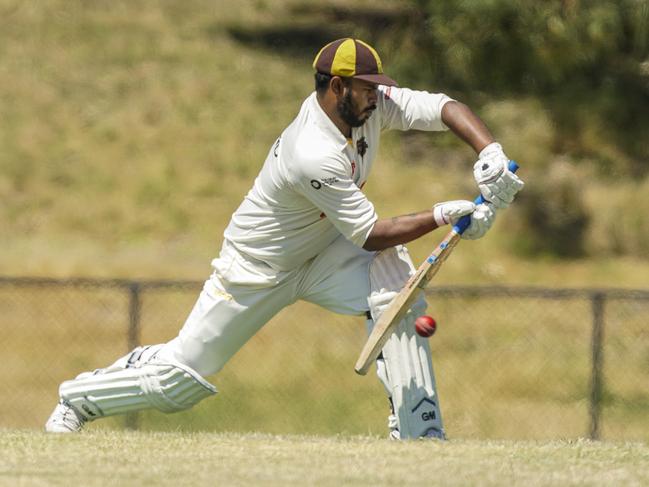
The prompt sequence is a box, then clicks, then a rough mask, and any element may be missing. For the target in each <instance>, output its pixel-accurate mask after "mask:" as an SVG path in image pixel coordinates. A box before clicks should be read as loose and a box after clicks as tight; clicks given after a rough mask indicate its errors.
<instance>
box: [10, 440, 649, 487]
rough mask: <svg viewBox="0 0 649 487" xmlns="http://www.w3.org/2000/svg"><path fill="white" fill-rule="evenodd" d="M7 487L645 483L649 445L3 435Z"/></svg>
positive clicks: (648, 477) (648, 479)
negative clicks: (34, 486) (32, 486)
mask: <svg viewBox="0 0 649 487" xmlns="http://www.w3.org/2000/svg"><path fill="white" fill-rule="evenodd" d="M0 448H1V449H2V451H3V455H2V458H1V459H0V471H1V472H2V475H1V476H0V484H1V485H12V486H20V485H43V486H45V485H47V486H49V485H52V486H56V485H62V486H63V485H66V486H67V485H71V484H72V485H88V486H95V485H97V486H98V485H120V486H139V485H158V486H167V485H169V486H171V485H174V486H175V485H197V486H198V485H215V484H216V485H229V486H237V485H278V486H279V485H322V486H325V485H331V486H334V485H336V486H338V485H448V486H464V485H474V486H478V485H479V486H502V485H512V486H526V487H539V486H547V485H561V486H571V485H575V486H576V485H580V486H583V485H588V486H600V485H601V486H610V485H625V486H629V487H631V486H640V485H646V484H647V482H649V448H648V447H647V445H645V444H639V443H592V442H588V441H574V442H564V441H552V442H504V441H500V442H496V441H489V442H480V441H450V442H443V443H440V442H437V441H418V442H409V443H397V442H390V441H388V440H382V439H377V438H374V437H329V438H326V437H315V436H286V435H284V436H270V435H259V434H247V435H233V434H207V433H205V434H183V433H165V434H162V433H157V434H134V433H93V434H82V435H76V436H65V437H63V436H52V435H49V436H48V435H45V434H42V433H31V432H22V431H11V430H9V431H2V432H0Z"/></svg>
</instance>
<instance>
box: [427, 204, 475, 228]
mask: <svg viewBox="0 0 649 487" xmlns="http://www.w3.org/2000/svg"><path fill="white" fill-rule="evenodd" d="M474 210H475V204H473V202H471V201H466V200H455V201H444V202H443V203H437V204H436V205H435V206H433V217H434V218H435V223H437V226H438V227H441V226H444V225H448V224H449V223H450V224H452V225H455V223H456V222H457V221H458V220H459V219H460V218H462V217H463V216H464V215H468V214H469V213H471V212H473V211H474Z"/></svg>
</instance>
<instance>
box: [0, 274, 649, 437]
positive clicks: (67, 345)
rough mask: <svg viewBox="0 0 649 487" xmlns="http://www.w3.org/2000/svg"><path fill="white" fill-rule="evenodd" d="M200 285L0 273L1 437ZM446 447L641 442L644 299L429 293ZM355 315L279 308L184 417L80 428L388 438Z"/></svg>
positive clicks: (145, 333) (185, 307) (146, 333)
mask: <svg viewBox="0 0 649 487" xmlns="http://www.w3.org/2000/svg"><path fill="white" fill-rule="evenodd" d="M201 285H202V283H200V282H171V281H167V282H162V281H155V282H153V281H146V282H137V281H126V280H89V279H75V280H53V279H31V278H30V279H26V278H25V279H17V278H0V329H1V330H2V336H1V338H0V354H1V356H2V359H3V367H2V369H3V375H4V383H5V384H4V400H3V401H2V402H0V418H1V420H0V427H5V428H42V426H43V424H44V422H45V420H46V418H47V416H48V415H49V413H50V412H51V409H52V408H53V407H54V405H55V404H56V401H57V388H58V385H59V383H60V382H62V381H63V380H66V379H70V378H72V377H74V376H76V375H77V374H78V373H80V372H83V371H86V370H93V369H95V368H98V367H104V366H106V365H108V364H110V363H112V362H113V361H114V360H115V359H116V358H118V357H119V356H122V355H124V354H125V353H127V352H128V351H129V350H131V349H132V348H133V347H135V346H136V345H137V344H149V343H161V342H165V341H167V340H169V339H171V338H173V337H174V336H176V334H177V332H178V330H179V328H180V327H181V326H182V324H183V322H184V320H185V318H186V316H187V315H188V314H189V311H190V310H191V308H192V306H193V303H194V301H195V299H196V297H197V296H198V293H199V291H200V288H201ZM428 294H429V296H428V301H429V310H428V312H429V314H431V315H433V316H434V317H435V318H436V319H437V321H438V331H437V333H436V334H435V335H434V336H433V337H432V338H431V348H432V353H433V362H434V366H435V373H436V376H437V383H438V390H439V391H438V392H439V395H440V402H441V407H442V415H443V417H444V422H445V426H446V429H447V431H448V433H449V436H450V437H456V438H457V437H465V438H469V437H470V438H511V439H522V438H525V439H551V438H577V437H590V438H593V439H598V438H603V439H624V440H635V439H639V440H647V439H649V414H648V413H649V389H648V388H647V384H649V324H648V323H647V317H648V316H649V291H632V290H613V289H600V290H588V289H542V288H511V287H445V288H432V289H431V290H429V292H428ZM364 341H365V330H364V324H363V319H361V318H358V317H344V316H338V315H333V314H331V313H328V312H326V311H324V310H322V309H320V308H318V307H316V306H314V305H311V304H308V303H298V304H296V305H293V306H291V307H290V308H287V309H286V310H284V311H283V312H282V313H280V314H279V315H278V316H277V317H275V318H274V319H273V320H272V321H271V322H270V323H269V324H267V325H266V326H265V327H264V328H263V329H262V330H261V331H260V332H259V333H258V334H257V335H256V336H255V337H254V338H253V339H252V340H251V341H250V342H249V343H248V344H247V345H246V346H245V347H244V348H243V349H242V350H241V351H240V352H238V353H237V355H235V357H234V358H233V359H232V360H231V361H230V362H229V363H228V364H227V365H226V367H225V368H224V369H223V370H222V371H221V372H220V373H219V374H217V375H216V376H214V377H210V378H209V379H210V380H211V381H212V382H213V383H214V384H216V386H217V388H218V389H219V391H220V392H219V394H218V395H217V396H216V397H214V398H209V399H207V400H205V401H203V402H201V403H200V404H198V405H197V406H196V407H195V408H193V409H192V410H190V411H185V412H181V413H176V414H172V415H165V414H162V413H159V412H157V411H147V412H143V413H139V414H137V415H130V416H127V417H118V418H110V419H107V420H103V421H98V422H95V423H93V424H92V425H90V427H91V428H125V427H126V428H133V429H136V428H137V429H143V430H186V431H198V430H209V431H264V432H269V433H277V434H281V433H313V434H336V433H344V434H378V435H383V434H385V433H386V426H385V423H386V415H387V409H388V406H387V400H386V399H385V395H384V392H383V389H382V386H381V385H380V384H379V382H378V380H376V379H375V378H374V377H372V374H368V376H366V377H361V376H357V375H356V374H355V373H354V371H353V364H354V362H355V360H356V357H357V354H358V352H359V351H360V349H361V347H362V345H363V343H364Z"/></svg>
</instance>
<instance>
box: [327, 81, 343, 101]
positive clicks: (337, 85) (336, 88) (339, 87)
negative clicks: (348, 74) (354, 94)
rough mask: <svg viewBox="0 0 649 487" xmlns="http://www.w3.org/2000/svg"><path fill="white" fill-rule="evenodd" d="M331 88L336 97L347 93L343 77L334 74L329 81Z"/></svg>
mask: <svg viewBox="0 0 649 487" xmlns="http://www.w3.org/2000/svg"><path fill="white" fill-rule="evenodd" d="M329 89H330V90H331V92H332V93H333V94H334V95H336V97H341V96H343V95H344V94H345V83H344V82H343V79H342V78H341V77H340V76H333V77H332V78H331V81H329Z"/></svg>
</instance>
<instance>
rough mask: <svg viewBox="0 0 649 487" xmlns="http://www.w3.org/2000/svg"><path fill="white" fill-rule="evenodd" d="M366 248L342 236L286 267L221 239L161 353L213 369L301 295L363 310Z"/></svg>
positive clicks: (350, 311) (202, 370)
mask: <svg viewBox="0 0 649 487" xmlns="http://www.w3.org/2000/svg"><path fill="white" fill-rule="evenodd" d="M374 255H375V253H374V252H368V251H365V250H363V249H361V248H359V247H357V246H355V245H354V244H353V243H351V242H349V241H348V240H347V239H345V238H344V237H343V236H340V237H339V238H338V239H337V240H335V241H334V242H333V243H332V244H331V245H330V246H329V247H328V248H327V249H326V250H324V251H323V252H322V253H321V254H319V255H318V256H317V257H315V258H313V259H311V260H310V261H308V262H306V263H305V264H303V265H302V266H300V267H298V268H296V269H294V270H291V271H287V272H277V271H274V270H272V269H271V268H270V267H268V266H267V265H266V264H264V263H263V262H260V261H257V260H255V259H251V258H250V257H244V255H242V254H240V253H239V252H237V251H236V250H235V249H234V248H233V247H232V246H231V244H229V243H228V242H227V241H225V242H224V244H223V248H222V250H221V253H220V256H219V258H217V259H214V261H213V262H212V265H213V266H214V268H215V271H214V273H213V274H212V276H211V277H210V278H209V279H208V280H207V281H206V282H205V285H204V287H203V290H202V291H201V294H200V296H199V298H198V300H197V302H196V304H195V305H194V308H193V310H192V311H191V313H190V315H189V317H188V318H187V321H186V322H185V324H184V326H183V327H182V329H181V330H180V333H179V335H178V337H176V338H174V339H173V340H171V341H170V342H168V343H167V344H165V345H164V346H163V348H162V349H161V350H160V352H159V355H162V356H167V357H170V358H173V359H175V360H177V361H179V362H180V363H182V364H185V365H187V366H189V367H191V368H192V369H194V370H195V371H196V372H198V373H199V374H200V375H201V376H203V377H206V376H209V375H212V374H214V373H216V372H218V371H219V370H221V368H222V367H223V366H224V365H225V364H226V362H227V361H228V360H229V359H230V358H231V357H232V356H233V355H234V354H235V353H236V352H237V351H238V350H239V349H240V348H241V347H242V346H243V345H244V344H245V343H246V342H247V341H248V340H249V339H250V338H251V337H252V336H253V335H254V334H255V333H256V332H257V331H259V330H260V329H261V327H262V326H264V325H265V324H266V323H267V322H268V321H270V319H271V318H272V317H273V316H275V314H277V313H278V312H279V311H281V310H282V309H283V308H285V307H287V306H289V305H290V304H292V303H294V302H296V301H298V300H304V301H308V302H311V303H314V304H317V305H319V306H322V307H323V308H326V309H328V310H330V311H333V312H334V313H339V314H346V315H363V314H365V313H366V311H367V310H368V303H367V297H368V296H369V294H370V282H369V264H370V262H371V260H372V258H373V257H374Z"/></svg>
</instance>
